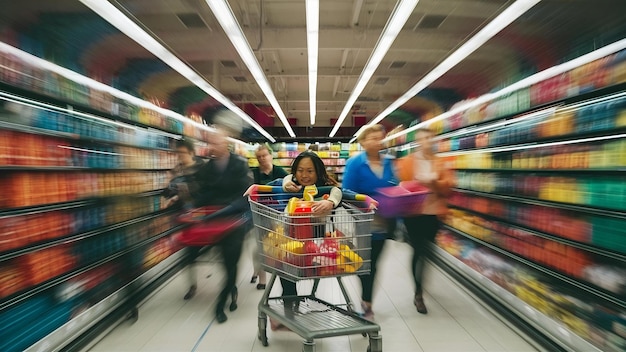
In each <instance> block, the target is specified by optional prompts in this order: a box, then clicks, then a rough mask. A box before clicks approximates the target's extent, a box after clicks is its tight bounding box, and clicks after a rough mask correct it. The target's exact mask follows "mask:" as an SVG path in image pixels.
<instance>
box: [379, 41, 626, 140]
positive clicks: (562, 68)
mask: <svg viewBox="0 0 626 352" xmlns="http://www.w3.org/2000/svg"><path fill="white" fill-rule="evenodd" d="M623 49H626V39H622V40H619V41H617V42H615V43H612V44H609V45H607V46H604V47H602V48H600V49H598V50H594V51H592V52H590V53H588V54H585V55H583V56H579V57H577V58H575V59H573V60H570V61H568V62H564V63H562V64H560V65H556V66H552V67H550V68H548V69H545V70H543V71H541V72H537V73H535V74H534V75H532V76H529V77H526V78H524V79H522V80H520V81H517V82H515V83H513V84H512V85H510V86H508V87H505V88H502V89H500V90H499V91H497V92H494V93H488V94H485V95H481V96H480V97H478V98H476V99H474V100H472V101H470V102H468V103H466V104H463V105H460V106H458V107H456V108H454V109H452V110H449V111H447V112H444V113H443V114H441V115H438V116H436V117H434V118H432V119H430V120H427V121H422V122H420V123H418V124H417V125H415V126H413V127H410V128H407V129H406V130H403V131H400V132H398V133H395V134H393V135H391V136H388V137H387V138H385V141H388V140H391V139H393V138H397V137H399V136H402V135H404V134H407V133H409V132H412V131H415V130H418V129H420V128H421V127H423V126H426V125H428V124H431V123H434V122H437V121H441V120H444V119H447V118H449V117H451V116H454V115H456V114H458V113H461V112H463V111H466V110H469V109H471V108H474V107H477V106H479V105H481V104H484V103H487V102H489V101H492V100H494V99H497V98H499V97H501V96H504V95H507V94H510V93H512V92H515V91H517V90H520V89H523V88H526V87H529V86H531V85H533V84H537V83H539V82H541V81H544V80H546V79H549V78H551V77H554V76H556V75H560V74H562V73H565V72H568V71H571V70H573V69H575V68H577V67H580V66H582V65H585V64H588V63H590V62H592V61H595V60H598V59H601V58H603V57H605V56H608V55H611V54H614V53H616V52H618V51H620V50H623Z"/></svg>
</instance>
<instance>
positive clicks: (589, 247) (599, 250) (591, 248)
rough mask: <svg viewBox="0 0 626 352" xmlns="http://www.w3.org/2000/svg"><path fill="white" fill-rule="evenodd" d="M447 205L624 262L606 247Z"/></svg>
mask: <svg viewBox="0 0 626 352" xmlns="http://www.w3.org/2000/svg"><path fill="white" fill-rule="evenodd" d="M448 207H450V208H454V209H460V210H463V211H466V212H468V213H472V214H474V215H478V216H481V217H484V218H486V219H491V220H495V221H498V222H502V223H505V224H507V226H508V227H511V228H514V229H520V230H524V231H526V232H528V233H532V234H533V235H535V236H538V237H542V238H545V239H548V240H552V241H555V242H559V243H563V244H566V245H568V246H571V247H575V248H579V249H582V250H585V251H588V252H592V253H595V254H599V255H602V256H604V257H607V258H611V259H616V260H619V261H622V262H624V263H626V254H623V253H619V252H613V251H611V250H608V249H604V248H600V247H596V246H594V245H592V244H588V243H584V242H578V241H573V240H570V239H567V238H563V237H559V236H556V235H551V234H549V233H545V232H541V231H538V230H535V229H532V228H529V227H526V226H524V225H523V224H518V223H515V222H511V221H510V220H508V219H505V218H501V217H498V216H494V215H490V214H485V213H481V212H479V211H476V210H472V209H469V208H465V207H462V206H458V205H452V204H448Z"/></svg>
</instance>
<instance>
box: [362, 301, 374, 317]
mask: <svg viewBox="0 0 626 352" xmlns="http://www.w3.org/2000/svg"><path fill="white" fill-rule="evenodd" d="M361 309H362V310H363V313H361V316H362V317H363V318H365V319H367V320H372V319H374V311H373V310H372V304H371V303H365V302H361Z"/></svg>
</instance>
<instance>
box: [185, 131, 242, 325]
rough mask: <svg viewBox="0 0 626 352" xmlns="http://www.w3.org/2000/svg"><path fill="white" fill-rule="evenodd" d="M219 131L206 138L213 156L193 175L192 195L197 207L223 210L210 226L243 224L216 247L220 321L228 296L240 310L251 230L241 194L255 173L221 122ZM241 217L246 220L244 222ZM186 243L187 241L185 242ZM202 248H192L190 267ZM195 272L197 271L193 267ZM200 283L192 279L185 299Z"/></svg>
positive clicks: (210, 154) (224, 237)
mask: <svg viewBox="0 0 626 352" xmlns="http://www.w3.org/2000/svg"><path fill="white" fill-rule="evenodd" d="M216 128H217V129H216V132H213V133H211V135H210V136H209V139H208V140H207V148H208V156H209V158H210V160H209V161H207V162H206V163H205V164H204V165H202V167H200V168H199V170H198V171H197V172H196V174H195V175H194V177H193V181H192V183H193V187H190V188H192V189H193V190H194V192H192V193H191V194H190V196H191V198H192V201H193V204H194V206H195V207H198V208H199V207H213V208H220V210H218V211H216V212H213V213H212V214H210V215H208V216H206V217H205V218H204V219H203V220H204V221H205V222H207V223H208V224H209V225H210V222H209V221H211V220H213V219H219V218H220V217H227V219H232V221H235V222H237V223H241V225H240V226H237V227H234V228H231V229H229V231H228V233H227V234H224V235H223V236H220V237H219V239H217V242H216V243H215V247H217V248H218V249H219V251H220V252H221V254H222V260H223V264H224V269H225V271H226V279H225V281H224V285H223V288H222V291H221V292H220V294H219V297H218V299H217V304H216V308H215V316H216V319H217V321H218V322H219V323H223V322H225V321H226V320H227V319H228V318H227V316H226V314H225V313H224V308H225V306H226V301H227V299H228V298H229V296H230V298H231V304H230V307H229V309H230V311H234V310H235V309H237V296H238V292H237V287H236V279H237V264H238V262H239V257H240V256H241V251H242V247H243V241H244V238H245V235H246V233H247V232H248V230H249V229H250V226H251V220H250V214H249V213H250V207H249V203H248V201H247V199H246V198H244V197H243V196H242V194H243V193H244V192H245V191H246V189H247V188H248V187H249V186H250V185H251V184H252V172H251V171H250V169H249V168H248V161H247V160H246V159H244V158H242V157H240V156H238V155H236V154H234V153H231V152H230V151H229V147H228V139H227V136H228V134H229V133H230V132H229V131H228V129H227V128H225V127H222V126H221V125H217V126H216ZM241 219H247V220H246V221H241ZM183 243H184V242H183ZM200 250H201V247H199V246H193V247H189V253H190V254H189V261H190V267H192V266H193V261H194V260H195V258H196V257H197V256H198V255H199V254H200ZM190 272H191V273H192V274H195V273H194V272H193V271H192V270H190ZM196 289H197V284H196V283H195V278H194V281H192V284H191V287H190V288H189V291H188V292H187V294H186V295H185V299H189V298H191V297H193V296H194V294H195V292H196Z"/></svg>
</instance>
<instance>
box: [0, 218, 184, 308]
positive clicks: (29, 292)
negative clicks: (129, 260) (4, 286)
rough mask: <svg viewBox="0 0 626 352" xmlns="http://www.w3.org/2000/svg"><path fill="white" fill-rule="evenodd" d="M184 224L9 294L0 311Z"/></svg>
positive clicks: (161, 236)
mask: <svg viewBox="0 0 626 352" xmlns="http://www.w3.org/2000/svg"><path fill="white" fill-rule="evenodd" d="M185 226H186V225H184V224H183V225H178V226H176V227H173V228H171V229H169V230H167V231H164V232H161V233H160V234H157V235H155V236H153V237H150V238H147V239H145V240H143V241H141V242H139V243H136V244H134V245H132V246H130V247H128V248H126V249H124V250H122V251H120V252H117V253H115V254H112V255H110V256H108V257H106V258H103V259H101V260H98V261H96V262H94V263H91V264H88V265H85V266H83V267H81V268H78V269H74V270H72V271H70V272H68V273H65V274H62V275H60V276H57V277H55V278H53V279H50V280H48V281H46V282H43V283H41V284H39V285H36V286H34V287H30V288H28V289H26V290H25V291H23V292H18V293H16V294H14V295H11V296H9V297H7V298H6V299H3V300H1V301H0V311H2V310H4V309H7V308H10V307H12V306H14V305H16V304H18V303H20V302H22V301H24V300H26V299H28V298H30V297H32V296H34V295H36V294H38V293H40V292H43V291H45V290H48V289H50V288H52V287H54V286H56V285H58V284H61V283H63V282H66V281H67V280H69V279H71V278H74V277H76V276H78V275H80V274H83V273H85V272H87V271H89V270H92V269H94V268H96V267H98V266H100V265H102V264H105V263H108V262H110V261H112V260H114V259H117V258H119V257H121V256H123V255H126V254H128V253H130V252H132V251H134V250H136V249H138V248H141V247H143V246H145V245H147V244H150V243H152V242H155V241H157V240H159V239H161V238H163V237H165V236H169V235H171V234H172V233H174V232H176V231H179V230H181V229H183V228H184V227H185Z"/></svg>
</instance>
